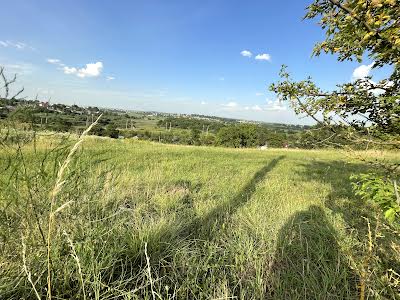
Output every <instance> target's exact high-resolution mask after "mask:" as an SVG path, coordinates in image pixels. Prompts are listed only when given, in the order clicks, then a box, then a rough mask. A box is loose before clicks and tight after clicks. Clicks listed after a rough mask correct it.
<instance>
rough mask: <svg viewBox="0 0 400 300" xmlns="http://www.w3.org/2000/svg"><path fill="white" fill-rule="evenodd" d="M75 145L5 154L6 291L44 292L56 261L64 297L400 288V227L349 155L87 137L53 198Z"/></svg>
mask: <svg viewBox="0 0 400 300" xmlns="http://www.w3.org/2000/svg"><path fill="white" fill-rule="evenodd" d="M73 143H74V141H73V140H72V141H71V140H67V141H62V140H61V139H60V138H56V137H47V138H43V137H42V138H39V139H38V141H37V142H36V143H33V142H30V143H28V144H26V145H24V146H22V147H18V146H16V145H11V146H8V147H4V148H3V149H2V150H1V152H0V167H1V170H2V171H1V172H2V173H1V174H0V179H1V182H0V184H1V189H0V208H1V209H0V213H1V215H0V226H1V227H0V234H1V236H0V255H1V256H0V298H2V299H21V298H32V299H35V298H41V299H45V298H46V295H47V296H49V293H48V289H47V287H48V281H49V280H48V278H47V272H48V268H49V269H50V286H51V295H52V297H53V298H54V299H70V298H74V299H84V298H86V299H357V298H358V297H359V293H360V286H364V287H365V290H366V296H367V297H369V298H379V297H381V298H383V299H385V298H393V299H395V298H396V297H398V292H399V290H398V288H399V286H398V285H396V280H399V277H396V276H397V275H396V272H399V270H400V266H399V264H400V263H399V257H400V256H399V252H400V251H399V239H398V236H397V237H396V236H394V235H393V234H392V232H389V231H388V230H386V229H385V228H387V227H386V225H385V224H384V223H383V221H382V220H380V221H379V220H377V219H376V218H375V213H374V209H373V208H371V207H370V206H368V205H367V204H366V203H361V202H360V200H357V199H356V198H355V197H354V195H353V193H352V190H351V185H350V181H349V180H348V178H349V176H350V175H351V174H353V173H359V172H363V171H366V170H368V166H367V165H365V164H361V163H359V162H357V161H355V160H352V159H350V158H347V157H346V156H345V155H344V154H343V153H341V152H337V151H336V152H335V151H329V150H324V151H300V150H273V149H270V150H268V151H260V150H250V149H248V150H235V149H226V148H214V147H190V146H174V145H164V144H157V143H149V142H140V141H132V140H110V139H107V138H94V137H88V138H86V139H85V141H84V143H83V145H82V149H81V150H78V152H77V153H76V154H75V155H74V156H73V157H72V159H71V162H70V164H69V165H68V168H67V169H66V172H65V174H64V175H63V178H62V181H63V185H62V186H61V188H60V190H59V191H57V193H55V194H52V193H51V191H54V190H53V188H54V185H55V183H56V178H57V172H58V170H59V168H60V165H61V164H62V163H63V162H64V161H65V159H66V156H67V154H68V152H69V151H70V148H71V146H72V145H73ZM375 155H376V153H369V154H368V153H365V156H370V157H371V158H372V157H374V156H375ZM383 155H385V156H386V157H388V159H399V157H398V155H397V154H396V153H385V154H383ZM51 195H53V196H55V197H54V207H53V208H52V209H50V203H51V199H52V196H51ZM50 211H53V213H52V214H51V213H50ZM55 211H56V212H55ZM52 216H53V217H54V218H53V223H52V226H50V227H49V226H48V223H49V221H48V220H49V218H52ZM368 225H370V229H369V230H368ZM48 228H50V230H51V237H50V239H48V238H49V236H48ZM378 232H379V234H377V233H378ZM369 236H370V238H369ZM370 242H371V244H372V245H373V248H372V249H371V248H369V247H370V244H369V243H370ZM48 253H49V256H50V260H49V261H47V255H48ZM389 269H392V270H393V272H391V271H388V270H389ZM397 283H398V282H397ZM35 289H36V293H35Z"/></svg>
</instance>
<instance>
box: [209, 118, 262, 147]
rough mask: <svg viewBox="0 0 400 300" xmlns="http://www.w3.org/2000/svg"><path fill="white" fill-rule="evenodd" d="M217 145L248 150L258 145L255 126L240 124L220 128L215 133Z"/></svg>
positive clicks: (257, 134) (257, 133)
mask: <svg viewBox="0 0 400 300" xmlns="http://www.w3.org/2000/svg"><path fill="white" fill-rule="evenodd" d="M216 140H217V144H218V145H223V146H227V147H233V148H250V147H256V146H259V145H260V140H259V132H258V130H257V126H255V125H251V124H240V125H235V126H227V127H223V128H221V129H220V130H219V131H218V133H217V137H216Z"/></svg>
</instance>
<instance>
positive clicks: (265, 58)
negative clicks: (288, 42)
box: [255, 53, 271, 61]
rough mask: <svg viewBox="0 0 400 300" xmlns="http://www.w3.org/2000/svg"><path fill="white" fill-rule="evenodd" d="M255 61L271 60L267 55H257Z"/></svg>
mask: <svg viewBox="0 0 400 300" xmlns="http://www.w3.org/2000/svg"><path fill="white" fill-rule="evenodd" d="M255 59H256V60H265V61H270V60H271V55H269V54H267V53H262V54H257V55H256V57H255Z"/></svg>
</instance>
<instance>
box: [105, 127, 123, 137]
mask: <svg viewBox="0 0 400 300" xmlns="http://www.w3.org/2000/svg"><path fill="white" fill-rule="evenodd" d="M104 135H105V136H108V137H110V138H113V139H117V138H118V137H119V130H118V129H117V128H116V126H115V125H114V124H108V125H107V126H106V128H105V130H104Z"/></svg>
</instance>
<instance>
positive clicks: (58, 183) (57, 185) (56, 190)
mask: <svg viewBox="0 0 400 300" xmlns="http://www.w3.org/2000/svg"><path fill="white" fill-rule="evenodd" d="M101 116H102V115H100V116H99V117H98V118H97V119H96V121H95V122H93V123H92V124H91V125H90V126H89V127H88V128H87V129H86V130H85V131H84V132H83V133H82V134H81V136H80V137H79V140H78V141H77V142H76V143H75V145H74V146H73V147H72V148H71V150H70V151H69V153H68V156H67V158H66V159H65V161H64V162H63V164H62V165H61V167H60V169H59V170H58V173H57V179H56V183H55V185H54V188H53V190H52V191H51V193H50V199H51V200H50V213H49V221H48V231H47V289H48V290H47V297H48V299H49V300H50V299H51V259H50V256H51V255H50V245H51V233H52V228H53V223H54V215H55V212H54V211H53V210H54V204H55V200H56V196H57V194H58V193H59V192H60V191H61V188H62V186H63V185H64V183H65V181H64V180H63V177H64V172H65V170H66V169H67V167H68V165H69V164H70V162H71V160H72V157H73V156H74V154H75V152H76V151H77V150H78V148H79V146H80V145H81V144H82V142H83V138H84V137H85V136H86V135H87V134H88V133H89V131H90V130H91V129H92V128H93V127H94V126H95V125H96V124H97V122H98V121H99V119H100V118H101ZM62 207H63V205H61V206H60V207H59V209H60V208H62ZM59 209H57V210H56V212H57V211H59Z"/></svg>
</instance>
